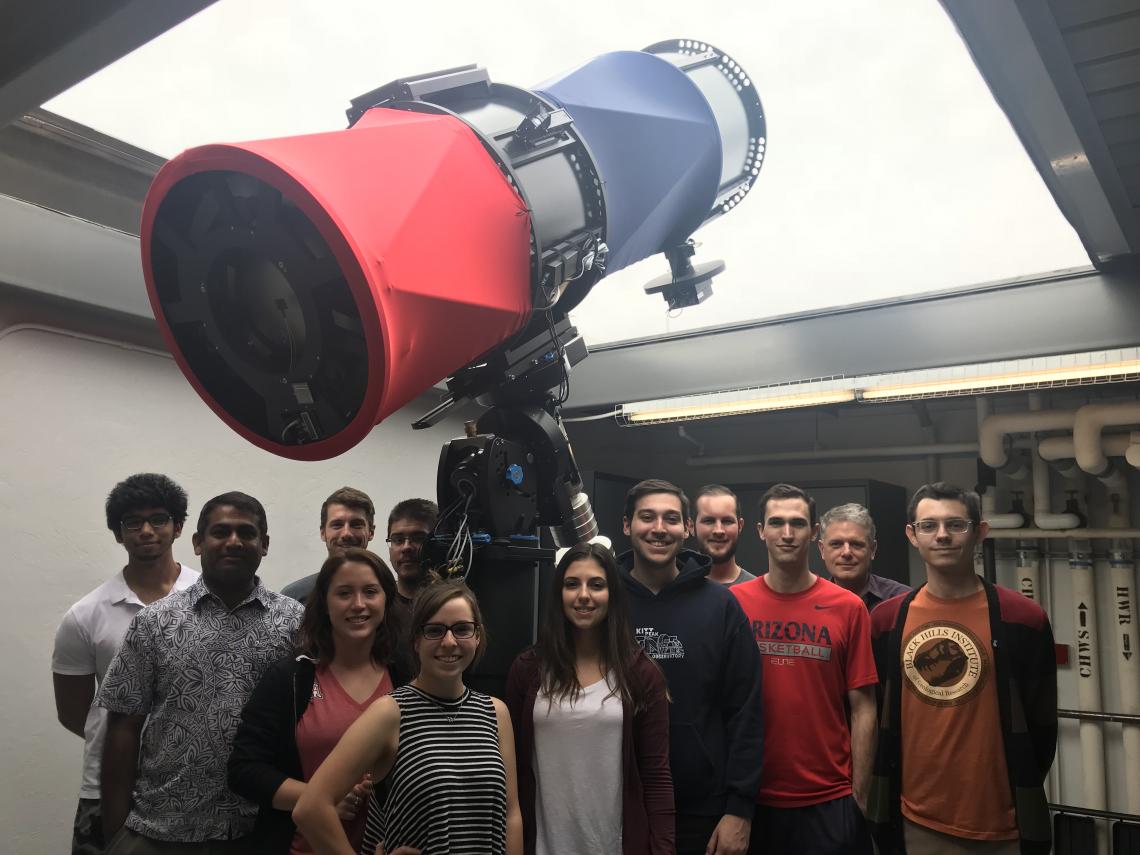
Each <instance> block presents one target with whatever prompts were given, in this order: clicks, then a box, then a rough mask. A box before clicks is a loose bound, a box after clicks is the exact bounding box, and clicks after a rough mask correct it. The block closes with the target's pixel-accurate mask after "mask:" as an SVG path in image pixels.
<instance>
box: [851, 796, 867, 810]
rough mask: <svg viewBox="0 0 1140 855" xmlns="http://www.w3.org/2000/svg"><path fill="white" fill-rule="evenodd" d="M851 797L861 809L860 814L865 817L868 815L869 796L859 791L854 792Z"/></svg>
mask: <svg viewBox="0 0 1140 855" xmlns="http://www.w3.org/2000/svg"><path fill="white" fill-rule="evenodd" d="M851 796H852V797H853V798H854V799H855V804H856V805H857V806H858V807H859V813H861V814H863V816H866V815H867V794H866V793H861V792H859V791H858V790H852V791H851Z"/></svg>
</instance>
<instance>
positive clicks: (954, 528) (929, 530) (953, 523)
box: [910, 517, 974, 534]
mask: <svg viewBox="0 0 1140 855" xmlns="http://www.w3.org/2000/svg"><path fill="white" fill-rule="evenodd" d="M973 524H974V521H973V520H964V519H962V518H961V517H953V518H952V519H948V520H915V521H914V522H912V523H911V524H910V527H911V528H913V529H914V530H915V531H917V532H918V533H919V534H938V530H939V529H940V528H942V526H946V532H947V533H948V534H965V533H966V532H968V531H969V530H970V528H971V526H973Z"/></svg>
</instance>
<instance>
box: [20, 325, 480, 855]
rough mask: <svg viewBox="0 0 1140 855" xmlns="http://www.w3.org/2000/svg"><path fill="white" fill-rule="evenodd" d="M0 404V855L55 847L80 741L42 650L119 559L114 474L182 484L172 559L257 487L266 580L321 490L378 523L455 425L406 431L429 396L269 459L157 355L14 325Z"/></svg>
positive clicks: (62, 846)
mask: <svg viewBox="0 0 1140 855" xmlns="http://www.w3.org/2000/svg"><path fill="white" fill-rule="evenodd" d="M0 402H2V410H0V448H2V449H3V456H2V458H0V543H2V544H3V547H4V549H3V567H4V570H3V582H4V596H3V597H2V598H0V650H2V651H3V655H2V656H0V685H3V686H4V687H5V690H4V691H3V692H0V721H3V725H4V731H5V734H6V736H5V739H4V740H3V745H2V747H0V769H3V770H4V774H3V775H0V828H3V829H4V830H5V832H4V837H5V840H4V842H3V843H0V851H7V852H11V853H14V855H41V853H44V852H64V851H68V850H69V845H70V844H69V840H70V834H71V824H72V818H73V816H74V813H75V799H76V792H77V790H78V786H79V772H80V758H81V754H82V741H81V740H80V739H79V738H77V737H75V736H73V735H71V734H70V733H68V732H67V731H65V730H64V729H63V727H62V726H61V725H59V724H58V722H57V721H56V718H55V707H54V703H53V699H52V690H51V664H50V663H51V648H52V641H53V638H54V635H55V629H56V626H57V625H58V623H59V619H60V618H61V616H62V615H63V613H64V612H65V611H66V610H67V608H68V606H70V605H71V603H72V602H74V601H75V600H77V599H78V598H79V597H81V596H82V595H83V594H85V593H86V592H87V591H89V590H91V589H92V588H94V587H95V586H96V585H98V584H100V583H101V582H102V581H104V580H105V579H106V578H107V577H108V576H110V575H112V574H113V573H114V572H115V571H116V570H117V569H119V568H120V567H121V566H122V564H123V562H124V553H123V550H122V547H121V546H119V545H118V544H117V543H116V542H115V539H114V536H113V535H112V534H111V532H110V531H108V530H107V528H106V525H105V522H104V516H103V502H104V500H105V499H106V496H107V493H108V492H109V491H110V489H111V487H112V486H114V484H115V483H116V482H117V481H119V480H121V479H122V478H124V477H126V476H127V475H130V474H133V473H135V472H143V471H155V472H163V473H165V474H167V475H169V476H171V477H172V478H174V480H176V481H177V482H178V483H180V484H181V485H182V486H183V487H184V488H185V489H186V490H187V492H188V493H189V494H190V518H189V519H188V520H187V527H186V533H185V534H184V535H183V536H182V538H181V539H180V540H178V541H177V542H176V544H175V557H176V558H179V559H181V560H183V561H186V562H187V563H191V564H194V566H197V565H196V563H195V557H194V555H193V551H192V549H191V546H190V531H191V530H192V529H193V525H194V522H195V521H196V519H197V514H198V510H199V509H200V508H201V506H202V504H203V502H205V500H207V499H208V498H210V497H211V496H214V495H217V494H219V493H222V492H225V491H227V490H231V489H239V490H242V491H244V492H247V493H250V494H251V495H254V496H256V497H258V498H259V499H260V500H261V501H262V502H263V503H264V505H265V507H266V513H267V515H268V522H269V534H270V548H269V555H268V557H267V558H266V559H265V561H264V562H263V564H262V568H261V576H262V579H263V581H265V582H266V583H267V584H268V585H269V586H270V587H271V588H275V589H276V588H280V587H281V586H282V585H284V584H286V583H287V582H290V581H292V580H293V579H296V578H298V577H299V576H302V575H304V574H307V573H312V572H314V571H316V570H317V569H318V568H319V567H320V563H321V561H322V560H323V559H324V557H325V555H326V553H325V550H324V546H323V544H322V543H321V541H320V539H319V537H318V535H317V532H318V528H319V512H320V504H321V502H322V501H323V500H324V498H325V497H326V496H327V495H328V494H329V493H331V492H332V491H333V490H335V489H336V488H338V487H341V486H343V485H345V484H349V485H352V486H355V487H359V488H361V489H363V490H365V491H366V492H367V493H369V495H371V496H372V499H373V501H374V502H375V503H376V507H377V512H378V516H380V517H382V518H384V519H386V516H387V511H388V509H389V508H390V507H391V506H392V505H393V504H395V502H397V501H398V500H400V499H403V498H407V497H409V496H425V497H428V498H434V496H435V469H436V464H437V462H438V459H439V450H440V446H441V445H442V443H444V442H445V441H447V440H448V439H450V438H452V437H454V436H458V435H461V434H462V423H461V422H460V421H459V420H458V419H456V418H452V419H450V420H449V421H447V422H445V423H443V424H440V425H437V426H436V427H435V428H433V429H431V430H428V431H412V430H411V428H410V427H409V424H410V423H411V421H413V420H414V418H415V417H417V416H419V415H421V414H422V413H423V412H424V411H426V410H427V409H428V408H429V407H430V406H431V405H432V404H433V403H435V402H434V401H426V400H424V401H420V402H417V403H415V404H412V405H409V407H407V408H406V409H405V410H403V411H401V412H398V413H396V414H395V415H393V416H391V417H390V418H389V419H387V420H386V421H385V422H384V424H383V425H381V426H379V427H378V428H377V429H376V430H374V431H373V432H372V434H371V435H370V436H369V437H368V438H367V439H366V440H365V441H364V442H363V443H362V444H361V445H359V446H357V447H356V448H355V449H353V450H352V451H350V452H348V453H347V454H344V455H342V456H341V457H339V458H337V459H335V460H330V461H326V462H315V463H302V462H296V461H289V460H283V459H280V458H277V457H274V456H273V455H271V454H269V453H268V452H265V451H262V450H260V449H258V448H255V447H254V446H252V445H250V444H248V443H247V442H245V440H243V439H241V438H240V437H238V436H237V435H236V434H234V433H232V432H231V431H230V430H229V428H227V427H226V426H225V425H223V424H222V422H221V421H219V420H218V419H217V418H216V417H215V416H214V415H213V413H212V412H210V410H209V409H207V407H206V406H205V405H204V404H203V403H202V402H201V401H200V400H199V398H198V397H197V395H196V394H195V393H194V391H193V390H192V389H191V387H190V385H189V384H188V383H187V382H186V380H185V379H184V378H183V377H182V375H181V373H180V372H179V371H178V369H177V367H176V366H175V364H174V362H173V360H171V359H170V358H168V357H165V356H161V355H154V354H149V353H146V352H141V351H139V350H127V349H124V348H122V347H116V346H114V345H111V344H103V343H95V342H91V341H84V340H79V339H76V338H73V337H69V336H67V335H62V334H58V333H51V332H42V331H37V330H30V329H20V328H14V327H9V328H7V329H6V330H0ZM378 546H379V547H380V549H381V554H383V547H384V544H383V543H379V544H378Z"/></svg>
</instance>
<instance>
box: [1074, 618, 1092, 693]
mask: <svg viewBox="0 0 1140 855" xmlns="http://www.w3.org/2000/svg"><path fill="white" fill-rule="evenodd" d="M1077 673H1079V674H1080V675H1081V676H1082V677H1091V676H1092V673H1093V666H1092V630H1091V629H1090V623H1089V607H1088V606H1087V605H1085V604H1084V603H1078V605H1077Z"/></svg>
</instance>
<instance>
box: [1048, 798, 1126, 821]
mask: <svg viewBox="0 0 1140 855" xmlns="http://www.w3.org/2000/svg"><path fill="white" fill-rule="evenodd" d="M1049 810H1051V811H1053V812H1054V813H1071V814H1072V815H1073V816H1090V817H1093V818H1094V819H1116V820H1120V821H1121V822H1140V815H1138V814H1134V813H1121V812H1120V811H1115V810H1093V809H1092V808H1085V807H1073V806H1072V805H1057V804H1053V803H1052V802H1050V803H1049Z"/></svg>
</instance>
